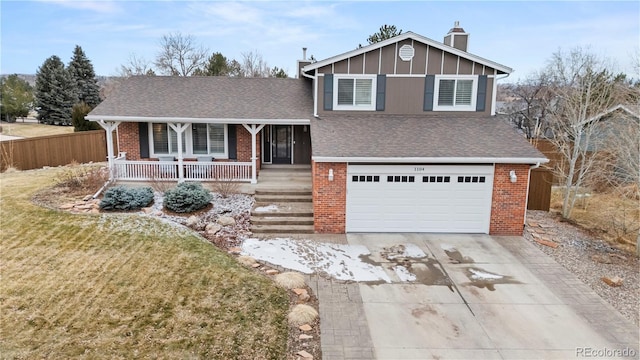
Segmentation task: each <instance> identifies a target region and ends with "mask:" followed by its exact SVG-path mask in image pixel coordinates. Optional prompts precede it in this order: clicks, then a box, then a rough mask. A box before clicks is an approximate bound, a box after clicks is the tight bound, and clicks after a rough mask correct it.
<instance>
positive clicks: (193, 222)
mask: <svg viewBox="0 0 640 360" xmlns="http://www.w3.org/2000/svg"><path fill="white" fill-rule="evenodd" d="M197 223H198V217H197V216H195V215H191V216H189V218H188V219H187V226H188V227H190V228H192V227H194V226H196V224H197Z"/></svg>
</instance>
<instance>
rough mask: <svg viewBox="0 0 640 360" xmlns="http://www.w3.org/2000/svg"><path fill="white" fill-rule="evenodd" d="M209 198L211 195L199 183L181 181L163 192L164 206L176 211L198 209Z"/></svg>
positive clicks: (206, 203)
mask: <svg viewBox="0 0 640 360" xmlns="http://www.w3.org/2000/svg"><path fill="white" fill-rule="evenodd" d="M211 200H213V196H212V195H211V193H210V192H209V191H208V190H207V189H205V188H203V187H202V184H200V183H181V184H178V186H176V187H175V188H173V189H169V190H167V191H166V192H165V193H164V206H165V207H166V208H167V209H169V210H171V211H175V212H177V213H188V212H193V211H196V210H200V209H202V208H204V207H206V206H207V205H209V203H210V202H211Z"/></svg>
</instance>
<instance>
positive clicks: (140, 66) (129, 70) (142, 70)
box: [118, 53, 156, 77]
mask: <svg viewBox="0 0 640 360" xmlns="http://www.w3.org/2000/svg"><path fill="white" fill-rule="evenodd" d="M118 73H119V75H120V76H122V77H129V76H135V75H147V76H152V75H155V74H156V73H155V71H153V68H152V67H151V62H149V61H147V60H146V59H145V58H144V57H141V56H140V57H138V56H137V55H136V54H133V53H132V54H129V59H127V62H126V63H125V64H123V65H120V69H118Z"/></svg>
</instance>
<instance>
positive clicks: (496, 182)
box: [489, 164, 530, 236]
mask: <svg viewBox="0 0 640 360" xmlns="http://www.w3.org/2000/svg"><path fill="white" fill-rule="evenodd" d="M529 169H530V166H529V165H527V164H517V165H515V164H512V165H510V164H496V165H495V172H494V175H493V196H492V201H491V221H490V225H489V234H491V235H515V236H520V235H522V231H523V230H524V217H525V211H526V208H527V191H528V186H529ZM511 170H515V172H516V176H517V177H518V180H517V181H516V182H515V183H512V182H511V179H510V177H509V172H510V171H511Z"/></svg>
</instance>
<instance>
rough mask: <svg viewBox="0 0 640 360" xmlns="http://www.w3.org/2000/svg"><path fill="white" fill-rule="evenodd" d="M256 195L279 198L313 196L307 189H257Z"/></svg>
mask: <svg viewBox="0 0 640 360" xmlns="http://www.w3.org/2000/svg"><path fill="white" fill-rule="evenodd" d="M255 194H256V195H266V196H279V195H299V196H311V190H307V189H300V190H296V189H282V188H280V189H276V188H273V189H266V188H262V189H256V191H255Z"/></svg>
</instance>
